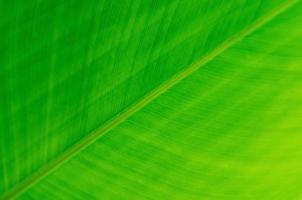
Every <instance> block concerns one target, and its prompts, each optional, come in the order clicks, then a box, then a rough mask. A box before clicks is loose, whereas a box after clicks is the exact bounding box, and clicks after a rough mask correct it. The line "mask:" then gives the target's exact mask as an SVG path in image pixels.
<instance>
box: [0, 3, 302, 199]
mask: <svg viewBox="0 0 302 200" xmlns="http://www.w3.org/2000/svg"><path fill="white" fill-rule="evenodd" d="M298 2H300V0H289V1H286V2H285V3H283V4H282V5H280V6H279V7H277V8H275V9H274V10H272V11H271V12H270V13H269V14H267V15H265V16H263V17H261V18H259V19H258V20H256V21H255V22H254V23H253V24H252V25H251V26H250V27H248V28H246V29H243V30H242V31H240V32H239V33H237V34H235V35H234V36H233V37H231V38H229V39H228V40H226V41H225V42H223V43H222V44H221V45H220V46H218V47H217V48H215V49H214V50H213V51H212V52H209V53H208V54H206V55H205V56H204V57H202V58H201V59H199V60H198V61H196V62H195V63H193V64H192V65H190V66H189V67H188V68H186V69H185V70H183V71H181V72H180V73H178V74H176V75H174V76H173V77H172V78H170V79H169V80H167V81H166V82H164V83H163V84H161V85H160V86H159V87H157V88H156V89H154V90H152V91H151V92H150V93H149V94H147V95H146V96H145V97H143V98H142V99H140V100H138V101H137V102H136V103H134V104H133V105H131V106H130V107H128V108H127V109H125V111H123V112H121V113H120V114H118V115H116V116H115V117H114V118H113V119H111V120H110V121H108V122H107V123H105V124H104V125H103V126H101V127H99V128H97V129H96V130H94V131H92V132H91V133H90V134H89V135H87V136H86V137H85V138H83V139H81V140H80V141H79V142H78V143H76V144H75V145H73V146H72V147H71V148H70V149H69V150H67V151H65V152H64V153H63V154H61V155H59V156H58V157H57V158H55V159H54V160H52V161H50V162H49V163H47V164H46V165H44V166H43V167H41V168H40V169H39V170H38V171H36V172H35V173H34V174H33V175H32V176H30V177H28V178H27V179H25V180H24V181H23V182H21V183H20V184H18V185H16V186H15V187H13V188H12V189H11V190H10V191H9V192H7V193H6V194H4V195H3V196H2V197H0V200H6V199H14V198H16V197H18V196H19V195H20V194H22V193H23V192H25V191H26V190H28V189H29V188H30V187H32V186H33V185H34V184H36V183H37V182H39V181H40V180H41V179H43V178H44V177H46V176H47V175H49V174H50V173H51V172H53V171H55V170H56V169H57V168H58V167H60V166H61V165H63V164H64V163H65V162H67V161H68V160H69V159H71V158H72V157H73V156H75V155H77V154H78V153H79V152H81V151H82V150H83V149H85V148H86V147H88V146H89V145H90V144H92V143H94V142H95V141H96V140H97V139H99V138H100V137H101V136H103V135H104V134H105V133H107V132H108V131H110V130H111V129H113V128H114V127H116V126H117V125H119V124H120V123H122V122H123V121H125V120H126V119H127V118H129V117H130V116H132V115H133V114H134V113H136V112H137V111H139V110H140V109H142V108H143V107H144V106H146V105H147V104H149V103H150V102H151V101H153V100H154V99H156V98H157V97H158V96H160V95H161V94H163V93H165V92H166V91H167V90H168V89H170V88H171V87H173V86H174V85H176V84H177V83H179V82H180V81H181V80H183V79H185V78H187V77H188V76H190V75H191V74H192V73H194V72H195V71H197V70H198V69H199V68H201V67H202V66H204V65H205V64H207V63H208V62H210V61H211V60H213V59H214V58H215V57H217V56H218V55H220V54H221V53H222V52H224V51H225V50H227V49H228V48H230V47H231V46H233V45H234V44H236V43H237V42H239V41H240V40H242V39H243V38H245V37H246V36H247V35H249V34H251V33H253V32H254V31H256V30H257V29H259V28H260V27H262V26H263V25H265V24H266V23H268V22H269V21H271V20H272V19H274V18H275V17H276V16H278V15H279V14H281V13H283V12H285V11H286V10H288V9H289V8H290V7H292V6H293V5H295V4H296V3H298Z"/></svg>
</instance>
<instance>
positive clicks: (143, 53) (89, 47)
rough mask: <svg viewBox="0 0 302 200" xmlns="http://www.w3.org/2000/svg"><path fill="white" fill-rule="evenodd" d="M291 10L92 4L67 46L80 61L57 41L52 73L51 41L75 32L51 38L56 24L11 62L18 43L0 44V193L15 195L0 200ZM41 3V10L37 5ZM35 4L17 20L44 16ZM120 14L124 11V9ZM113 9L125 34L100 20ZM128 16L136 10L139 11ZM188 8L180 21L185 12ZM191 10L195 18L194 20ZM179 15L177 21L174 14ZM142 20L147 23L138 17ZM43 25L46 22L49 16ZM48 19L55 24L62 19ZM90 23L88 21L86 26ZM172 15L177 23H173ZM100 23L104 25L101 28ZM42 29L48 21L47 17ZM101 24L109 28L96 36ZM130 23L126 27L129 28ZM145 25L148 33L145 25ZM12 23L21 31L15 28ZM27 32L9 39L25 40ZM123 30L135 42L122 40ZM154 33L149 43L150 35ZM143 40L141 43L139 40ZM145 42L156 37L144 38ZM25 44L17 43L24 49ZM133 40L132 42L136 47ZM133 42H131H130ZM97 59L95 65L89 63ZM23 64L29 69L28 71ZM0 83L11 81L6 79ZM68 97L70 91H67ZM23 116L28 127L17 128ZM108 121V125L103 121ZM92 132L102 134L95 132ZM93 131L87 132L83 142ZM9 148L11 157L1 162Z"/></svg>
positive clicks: (60, 8) (262, 5)
mask: <svg viewBox="0 0 302 200" xmlns="http://www.w3.org/2000/svg"><path fill="white" fill-rule="evenodd" d="M297 2H298V1H285V2H282V1H276V2H274V3H267V2H262V1H259V2H258V1H257V2H256V1H255V3H253V5H249V4H248V3H243V2H238V1H237V2H236V1H228V3H227V2H217V4H215V5H214V4H213V3H211V1H204V2H202V3H201V2H199V1H196V2H194V1H192V2H191V4H189V5H187V7H186V6H185V5H182V3H181V2H178V1H167V2H164V3H162V4H163V5H159V4H154V2H153V1H150V4H149V5H148V6H146V5H147V4H144V6H146V9H150V8H153V9H151V10H149V11H147V12H142V13H139V11H141V10H143V8H144V6H142V5H143V3H136V4H127V5H122V4H118V3H117V4H115V3H108V2H106V1H104V2H99V4H98V5H99V6H96V7H89V9H87V10H84V11H83V12H82V14H83V15H82V16H81V18H80V19H79V20H78V21H76V22H77V23H78V24H74V25H75V26H74V27H79V26H81V29H79V32H76V33H77V34H80V31H82V30H85V28H83V27H82V25H83V24H84V25H88V24H87V22H91V24H90V25H89V30H90V32H89V33H90V36H89V37H88V38H87V39H84V41H81V40H80V38H85V35H79V36H78V38H76V39H74V41H76V43H75V44H76V46H77V48H78V52H77V50H74V49H73V47H72V46H71V47H70V49H72V52H70V54H69V56H73V59H74V60H72V61H71V59H70V58H69V57H66V56H65V55H64V54H65V52H66V47H67V48H69V47H68V46H69V45H66V44H65V43H62V44H61V42H59V44H61V45H62V46H63V47H64V48H65V49H62V53H63V54H62V55H64V61H65V62H70V63H66V64H64V66H66V67H60V68H59V65H58V56H60V55H61V54H60V55H57V52H60V51H61V49H60V50H59V48H58V47H57V46H56V45H57V41H60V40H62V39H63V36H64V35H65V33H64V32H65V31H66V30H68V31H70V30H73V28H72V27H64V30H62V31H61V30H58V29H57V28H58V27H59V25H58V24H55V25H54V26H53V28H54V29H53V30H54V32H52V34H53V35H52V38H53V41H55V42H56V43H49V41H47V40H45V41H43V42H41V43H38V42H37V43H36V44H37V46H35V47H34V48H32V50H31V51H30V52H29V53H27V55H25V56H24V55H21V54H20V53H19V52H23V51H24V49H21V50H19V52H18V51H17V49H16V48H18V47H19V46H20V44H19V42H18V40H16V43H15V46H14V47H12V45H11V43H10V40H3V41H2V40H1V42H2V43H4V44H5V45H6V46H8V47H9V48H11V49H12V51H15V53H13V54H12V56H11V57H12V58H10V57H9V59H3V62H4V68H3V69H1V75H3V77H5V79H4V83H5V84H4V86H2V88H1V90H3V93H1V95H2V94H3V96H2V97H3V98H2V99H1V100H2V102H1V109H2V110H3V111H4V112H2V113H4V114H3V116H1V120H2V121H1V123H0V125H1V127H0V128H1V130H4V131H5V133H4V134H1V142H2V144H1V147H2V148H1V152H0V153H1V155H2V156H1V165H0V173H1V174H2V175H3V176H1V178H2V179H1V181H2V185H3V187H1V188H0V189H1V190H0V192H2V193H4V192H7V191H8V190H10V189H11V188H12V187H14V188H13V189H12V190H10V192H8V193H6V195H5V196H3V198H4V199H6V198H10V197H13V196H15V195H18V194H20V192H23V191H24V190H26V189H27V188H28V187H29V186H31V185H32V184H33V183H35V182H36V181H38V180H39V179H41V178H42V177H43V176H45V175H47V174H48V173H50V172H51V171H53V170H55V169H56V167H58V166H59V165H61V164H63V163H64V162H66V161H67V159H69V158H71V156H73V155H75V154H77V153H79V152H80V151H82V149H83V148H85V147H86V146H88V145H89V144H91V143H93V142H95V140H96V139H97V138H98V137H99V136H100V135H102V134H104V133H105V132H107V131H109V130H111V129H112V128H114V127H115V126H116V125H118V124H120V123H121V122H122V121H124V120H125V119H127V118H128V117H129V116H131V115H132V114H133V113H135V112H137V111H139V110H140V109H141V108H142V107H143V106H145V105H146V104H148V103H149V102H150V101H152V100H153V99H154V98H156V97H158V96H159V95H160V94H162V93H164V92H165V91H166V90H167V89H169V88H170V87H172V86H173V85H175V84H176V83H178V82H179V81H180V80H182V79H184V78H185V77H187V76H189V75H190V74H191V73H193V72H194V71H196V70H197V69H198V68H199V67H201V66H203V65H205V64H206V63H208V62H209V61H211V60H212V59H213V58H215V57H216V56H217V55H219V54H221V53H222V52H223V51H224V50H225V49H227V48H229V47H230V46H232V45H233V44H235V43H236V42H238V41H240V40H241V39H242V38H244V37H245V36H246V35H248V34H250V33H252V32H253V31H255V30H256V29H258V28H259V27H261V26H262V25H264V24H265V23H267V22H268V21H270V20H271V19H273V18H274V17H275V16H277V15H278V14H279V13H282V12H283V11H284V10H286V9H288V8H289V7H291V6H292V5H293V4H295V3H297ZM44 4H45V2H43V6H45V5H44ZM107 4H108V5H107ZM33 5H34V4H33ZM41 5H42V3H41V2H39V1H37V2H36V4H35V6H34V7H33V8H27V7H22V8H21V9H20V10H16V12H18V13H22V12H24V13H26V12H27V11H30V10H32V9H35V11H36V12H41V11H43V9H41ZM151 5H152V6H151ZM78 6H79V5H78ZM81 6H82V5H81ZM106 6H108V7H106ZM123 6H126V7H128V8H129V9H128V10H127V9H126V10H124V9H123ZM46 7H47V6H46ZM142 7H143V8H142ZM42 8H43V7H42ZM51 8H52V7H51ZM108 8H109V9H108ZM116 8H120V11H121V13H124V14H125V15H124V14H122V15H121V16H122V17H121V18H122V19H125V22H123V23H124V24H123V25H121V24H120V23H121V22H120V21H119V20H118V19H112V18H111V17H113V16H112V13H109V14H108V13H107V14H106V12H108V10H110V9H111V10H112V11H113V10H114V11H116ZM180 8H181V9H180ZM238 8H240V9H238ZM53 9H55V10H56V12H58V13H61V15H62V16H63V17H65V16H64V15H65V14H66V12H65V11H66V9H69V5H66V6H64V5H54V7H53ZM90 9H95V10H94V12H95V13H96V15H91V13H90ZM133 9H137V12H134V11H133ZM186 9H187V12H183V11H184V10H186ZM195 9H197V10H198V12H194V11H195ZM205 11H206V13H205ZM255 11H257V15H254V16H252V17H251V14H250V13H255ZM104 12H105V14H104ZM177 12H180V13H182V14H180V15H179V14H177ZM63 13H64V14H63ZM133 13H135V15H134V16H133V15H132V14H133ZM138 13H139V14H138ZM146 13H149V14H150V16H145V14H146ZM230 13H231V14H230ZM85 14H87V16H85ZM188 14H189V15H188ZM7 15H8V16H9V14H7ZM102 15H103V16H102ZM197 15H198V16H197ZM21 16H22V15H21ZM43 16H44V15H43ZM45 16H46V17H50V16H53V15H52V13H51V14H45ZM55 16H58V17H59V18H60V14H58V15H55ZM92 16H93V17H95V19H92ZM125 16H127V17H125ZM138 16H139V17H138ZM167 16H168V17H167ZM175 16H178V17H179V19H175ZM108 17H109V18H110V19H107V18H108ZM115 17H117V18H118V16H115ZM182 17H183V18H182ZM6 19H8V21H7V22H6V21H5V20H3V21H2V22H3V26H5V25H8V24H11V21H12V19H10V17H7V18H6ZM17 19H19V18H17ZM22 19H23V18H22ZM32 19H33V20H30V22H31V25H32V24H34V25H32V27H31V34H32V35H31V36H30V37H29V38H31V37H32V39H35V36H34V34H37V30H36V29H37V28H38V27H39V22H36V21H35V20H37V18H36V17H33V18H32ZM100 19H102V20H101V22H100ZM133 19H135V20H137V23H135V22H133V21H132V22H131V20H133ZM46 20H47V21H48V19H47V18H46ZM107 20H108V23H109V24H108V29H107V28H105V29H104V26H105V27H106V23H105V21H107ZM115 20H116V21H115ZM140 20H142V21H140ZM143 21H144V23H143ZM179 21H181V22H182V23H179ZM240 21H244V22H246V23H240ZM115 22H116V23H117V24H115ZM130 22H131V23H133V24H132V25H131V26H130V27H127V26H129V25H130V24H131V23H130ZM145 22H148V23H149V22H150V24H148V23H147V25H146V23H145ZM202 22H203V23H202ZM16 24H20V22H18V21H16ZM25 24H26V23H25ZM165 24H166V25H165ZM206 24H208V25H209V26H208V27H207V26H206ZM226 25H227V26H226ZM40 26H41V25H40ZM64 26H65V25H64ZM41 27H42V26H41ZM152 27H153V28H152ZM205 27H206V28H205ZM82 28H83V29H82ZM8 30H13V29H8ZM25 30H26V29H24V30H21V31H17V33H20V36H21V37H24V36H25V35H24V33H25ZM128 30H131V31H132V32H133V33H126V31H128ZM152 30H154V33H156V34H152ZM150 31H151V32H150ZM113 32H114V33H116V34H112V36H111V37H110V34H109V33H113ZM149 32H150V34H147V35H148V36H147V37H146V33H149ZM211 33H214V34H211ZM70 34H71V35H70ZM102 34H104V35H102ZM106 34H107V35H106ZM108 34H109V35H108ZM137 34H139V35H137ZM162 34H164V37H162V36H163V35H162ZM217 34H218V36H217ZM219 34H221V35H219ZM105 35H106V37H105ZM70 36H71V37H73V36H74V34H72V33H69V36H68V37H70ZM153 36H155V37H154V38H152V37H153ZM205 36H206V37H205ZM5 37H11V35H10V34H7V35H5V34H4V39H6V38H5ZM150 37H151V38H150ZM16 38H17V36H16ZM24 38H26V37H24ZM24 38H21V40H20V41H21V42H22V40H24ZM41 38H43V37H41ZM137 38H140V39H139V40H138V43H137ZM105 39H106V40H105ZM108 39H109V40H108ZM98 40H99V41H98ZM131 40H133V41H134V42H130V41H131ZM7 41H9V43H7ZM62 41H63V42H65V41H64V40H62ZM151 41H152V42H151ZM80 42H82V43H83V44H81V43H80ZM70 44H72V43H70ZM47 45H52V46H53V48H50V49H45V47H46V46H47ZM81 45H84V46H85V47H81ZM106 45H108V47H106ZM25 46H26V45H25ZM150 47H151V48H150ZM43 50H46V51H51V52H55V53H53V54H52V55H53V56H52V57H51V58H49V60H43V55H44V54H41V55H42V56H41V55H40V59H41V61H44V62H45V63H46V66H47V67H46V68H41V66H43V63H41V62H40V61H38V62H36V61H33V60H31V59H32V58H35V59H36V58H38V57H37V53H38V54H39V53H40V52H42V51H43ZM81 52H86V54H85V57H84V58H83V59H82V60H81V59H79V58H78V57H77V55H79V54H81ZM121 52H125V54H123V53H121ZM177 55H178V57H177ZM179 55H182V56H181V57H180V56H179ZM200 57H201V58H202V59H200ZM129 58H131V59H132V60H131V59H129ZM98 59H100V61H99V62H96V60H98ZM24 61H26V62H24ZM27 62H28V63H31V64H32V65H31V67H32V68H29V70H28V69H27V68H28V67H27V64H28V63H27ZM22 66H26V67H24V70H25V71H22V70H21V69H22ZM103 66H104V67H103ZM119 66H121V67H119ZM187 66H189V67H187ZM45 69H46V70H45ZM44 70H45V71H44ZM58 70H59V71H58ZM70 70H71V71H70ZM58 72H59V73H58ZM20 73H22V74H23V73H24V74H25V76H24V79H20V78H19V74H20ZM7 74H12V75H16V77H9V76H8V77H6V76H5V75H7ZM33 75H34V76H35V75H44V76H46V77H47V78H46V79H44V78H43V76H42V77H39V78H40V79H36V78H33ZM171 77H172V78H171ZM79 80H80V81H79ZM75 83H79V85H77V84H75ZM96 83H97V84H96ZM112 83H113V84H112ZM20 86H22V87H23V89H22V88H21V89H22V90H24V88H26V89H29V90H26V92H25V90H24V93H23V92H21V93H20V91H18V93H13V91H14V90H16V88H20ZM68 88H72V90H69V91H68ZM78 89H79V91H78ZM100 89H101V91H100ZM150 91H151V92H150ZM146 94H147V95H146ZM41 111H43V112H41ZM38 113H39V114H38ZM21 116H22V118H24V119H26V120H25V121H24V120H20V121H19V118H20V119H21ZM110 118H113V119H112V120H109V121H108V119H110ZM21 123H23V124H21ZM98 126H100V127H101V128H100V129H96V130H94V129H95V128H96V127H98ZM91 130H94V131H93V132H92V133H91V134H89V133H90V132H91ZM24 133H25V135H24ZM7 141H10V143H7ZM24 142H25V143H24ZM16 147H18V148H16ZM10 149H14V150H13V151H11V152H12V153H10V154H7V152H10V151H9V150H10ZM20 162H22V165H21V164H20ZM46 163H48V164H46ZM42 166H43V167H42ZM41 167H42V168H41ZM39 168H40V169H39ZM37 169H39V170H38V171H37ZM36 171H37V172H36ZM24 180H25V181H24Z"/></svg>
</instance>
